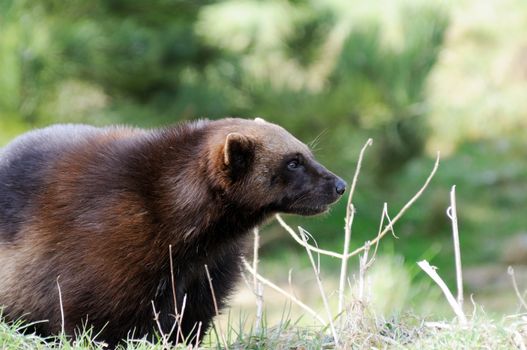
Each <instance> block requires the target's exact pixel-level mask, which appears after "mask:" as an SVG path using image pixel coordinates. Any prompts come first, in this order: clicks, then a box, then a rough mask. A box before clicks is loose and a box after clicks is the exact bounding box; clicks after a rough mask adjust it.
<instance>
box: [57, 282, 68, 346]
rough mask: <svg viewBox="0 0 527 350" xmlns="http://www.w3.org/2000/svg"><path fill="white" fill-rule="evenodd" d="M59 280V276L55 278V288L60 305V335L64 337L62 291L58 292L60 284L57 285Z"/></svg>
mask: <svg viewBox="0 0 527 350" xmlns="http://www.w3.org/2000/svg"><path fill="white" fill-rule="evenodd" d="M59 278H60V276H57V288H58V290H59V305H60V322H61V335H62V336H64V335H65V334H66V332H65V328H66V326H65V325H64V323H65V321H64V305H63V304H62V291H61V290H60V284H59Z"/></svg>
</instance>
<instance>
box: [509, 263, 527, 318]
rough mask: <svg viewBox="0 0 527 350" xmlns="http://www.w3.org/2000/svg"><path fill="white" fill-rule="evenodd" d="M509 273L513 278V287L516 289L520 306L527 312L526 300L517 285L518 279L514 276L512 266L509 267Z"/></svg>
mask: <svg viewBox="0 0 527 350" xmlns="http://www.w3.org/2000/svg"><path fill="white" fill-rule="evenodd" d="M507 273H508V274H509V276H511V279H512V286H513V287H514V292H515V293H516V296H517V297H518V300H519V301H520V304H521V305H522V306H523V308H524V309H525V310H527V303H525V299H524V298H523V297H522V293H520V289H519V288H518V284H517V283H516V277H515V276H514V269H513V268H512V266H509V267H508V268H507Z"/></svg>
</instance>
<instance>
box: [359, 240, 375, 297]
mask: <svg viewBox="0 0 527 350" xmlns="http://www.w3.org/2000/svg"><path fill="white" fill-rule="evenodd" d="M369 252H370V245H369V244H368V242H366V249H365V250H364V254H362V255H361V256H360V257H359V301H361V302H362V303H365V302H366V298H364V290H365V289H366V288H365V285H366V271H367V270H368V267H369V264H368V254H369ZM372 259H373V258H372Z"/></svg>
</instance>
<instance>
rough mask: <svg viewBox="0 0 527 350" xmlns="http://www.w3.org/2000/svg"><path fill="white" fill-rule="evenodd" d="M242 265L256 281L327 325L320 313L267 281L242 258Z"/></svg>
mask: <svg viewBox="0 0 527 350" xmlns="http://www.w3.org/2000/svg"><path fill="white" fill-rule="evenodd" d="M243 265H244V266H245V268H246V269H247V271H249V272H250V273H251V274H252V275H253V276H256V278H257V279H258V281H260V282H262V283H263V284H264V285H266V286H268V287H270V288H271V289H274V290H275V291H276V292H278V293H280V294H282V295H283V296H285V297H286V298H288V299H289V300H291V301H292V302H293V303H295V304H296V305H298V306H300V307H301V308H302V309H303V310H304V311H306V312H307V313H308V314H310V315H311V316H313V317H314V318H315V319H316V320H317V321H318V322H320V324H321V325H323V326H326V325H327V322H326V321H325V320H324V319H323V318H322V317H320V315H319V314H318V313H317V312H316V311H315V310H313V309H312V308H310V307H309V306H308V305H306V304H305V303H303V302H302V301H301V300H300V299H298V298H297V297H296V296H294V295H293V294H291V293H288V292H287V291H285V290H284V289H282V288H280V287H278V286H277V285H276V284H274V283H273V282H271V281H269V280H268V279H266V278H265V277H263V276H262V275H260V274H258V273H257V272H256V271H254V270H253V268H252V266H251V265H250V264H249V263H248V262H247V261H246V260H245V259H244V260H243Z"/></svg>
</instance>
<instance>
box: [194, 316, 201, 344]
mask: <svg viewBox="0 0 527 350" xmlns="http://www.w3.org/2000/svg"><path fill="white" fill-rule="evenodd" d="M201 325H202V322H201V321H199V322H198V331H197V332H196V345H195V348H196V349H199V334H200V333H201Z"/></svg>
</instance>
